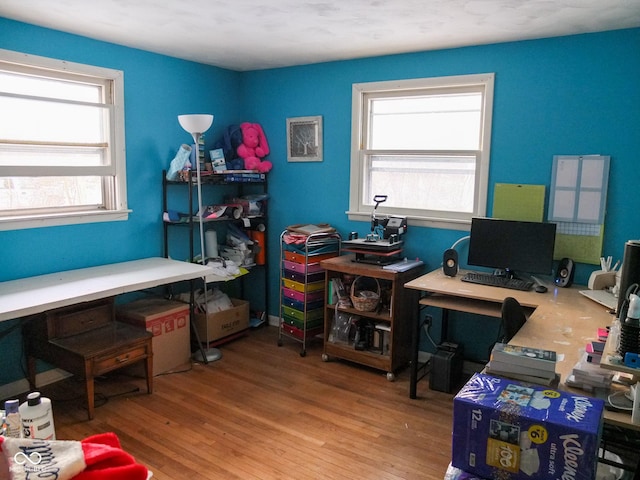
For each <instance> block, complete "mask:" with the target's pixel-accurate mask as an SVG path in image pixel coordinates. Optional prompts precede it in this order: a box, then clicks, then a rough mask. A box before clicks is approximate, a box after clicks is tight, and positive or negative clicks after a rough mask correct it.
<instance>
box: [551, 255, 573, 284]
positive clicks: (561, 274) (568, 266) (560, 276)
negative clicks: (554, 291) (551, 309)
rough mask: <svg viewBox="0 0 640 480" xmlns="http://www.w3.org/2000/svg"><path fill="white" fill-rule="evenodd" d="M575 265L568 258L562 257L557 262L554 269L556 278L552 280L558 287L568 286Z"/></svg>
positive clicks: (571, 279) (571, 280)
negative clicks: (556, 267) (556, 266)
mask: <svg viewBox="0 0 640 480" xmlns="http://www.w3.org/2000/svg"><path fill="white" fill-rule="evenodd" d="M575 269H576V265H575V263H574V262H573V260H571V259H570V258H563V259H562V260H560V263H559V264H558V270H557V271H556V278H555V280H554V282H555V284H556V285H557V286H558V287H570V286H571V284H572V283H573V274H574V273H575Z"/></svg>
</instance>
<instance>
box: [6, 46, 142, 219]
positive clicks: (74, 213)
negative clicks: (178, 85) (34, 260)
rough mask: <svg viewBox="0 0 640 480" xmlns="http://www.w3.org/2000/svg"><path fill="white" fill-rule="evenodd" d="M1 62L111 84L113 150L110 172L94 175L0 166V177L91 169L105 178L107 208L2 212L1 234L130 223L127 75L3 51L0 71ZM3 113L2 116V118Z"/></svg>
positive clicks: (102, 170) (99, 170) (99, 168)
mask: <svg viewBox="0 0 640 480" xmlns="http://www.w3.org/2000/svg"><path fill="white" fill-rule="evenodd" d="M2 63H5V64H12V65H15V66H20V68H22V67H24V68H28V69H30V68H33V69H35V71H36V72H37V71H38V70H40V71H41V72H42V74H43V76H45V75H46V73H47V72H49V73H50V75H51V74H52V76H54V77H55V76H56V75H57V76H64V77H65V78H69V76H71V77H75V78H76V79H77V80H79V81H82V77H93V78H99V79H101V80H103V81H104V82H106V83H108V84H109V85H110V90H111V95H110V98H109V99H108V100H107V103H108V104H109V108H108V109H107V110H108V111H109V137H108V142H109V145H108V148H109V150H110V161H111V163H110V166H109V168H108V169H105V167H103V166H96V167H95V169H94V170H93V173H92V172H91V169H92V167H82V168H76V171H75V172H74V170H73V168H72V167H70V168H69V169H68V170H66V169H65V168H64V167H60V166H56V167H52V168H51V169H49V170H47V169H46V168H43V167H28V166H20V167H17V166H10V165H9V166H2V165H0V177H15V176H42V175H56V176H60V175H62V176H75V174H76V172H77V173H78V174H87V170H89V171H90V172H89V174H91V175H96V176H101V177H103V185H104V186H103V189H104V197H105V198H104V203H105V205H104V207H105V208H104V209H102V208H101V209H86V208H68V209H64V211H57V212H54V213H52V212H47V211H44V212H28V213H24V214H20V215H15V214H14V215H2V213H0V231H2V230H20V229H27V228H37V227H49V226H59V225H75V224H83V223H96V222H108V221H122V220H127V219H128V217H129V212H130V210H129V209H128V207H127V178H126V155H125V150H126V149H125V134H124V132H125V127H124V72H122V71H121V70H114V69H109V68H103V67H96V66H93V65H85V64H80V63H72V62H67V61H63V60H57V59H52V58H47V57H40V56H36V55H29V54H24V53H19V52H13V51H10V50H3V49H0V68H1V64H2ZM36 74H37V73H36ZM3 113H4V112H3ZM3 113H0V115H1V114H3ZM5 140H7V139H5ZM9 140H10V139H9ZM2 148H3V144H2V142H0V149H2ZM106 170H108V173H105V172H106Z"/></svg>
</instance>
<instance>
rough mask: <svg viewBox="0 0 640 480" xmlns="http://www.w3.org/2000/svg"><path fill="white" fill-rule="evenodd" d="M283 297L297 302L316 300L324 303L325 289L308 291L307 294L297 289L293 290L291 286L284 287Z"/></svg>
mask: <svg viewBox="0 0 640 480" xmlns="http://www.w3.org/2000/svg"><path fill="white" fill-rule="evenodd" d="M282 297H283V298H287V299H291V300H294V301H297V302H305V301H306V302H307V303H310V302H316V301H320V302H323V303H324V290H323V291H318V292H311V293H307V294H306V295H305V294H304V292H299V291H297V290H292V289H291V288H286V287H285V288H283V289H282Z"/></svg>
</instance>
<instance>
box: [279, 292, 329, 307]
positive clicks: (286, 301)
mask: <svg viewBox="0 0 640 480" xmlns="http://www.w3.org/2000/svg"><path fill="white" fill-rule="evenodd" d="M282 305H286V306H287V307H291V308H295V309H296V310H302V311H304V307H305V303H304V300H295V299H293V298H287V297H286V296H284V295H283V296H282ZM306 306H307V311H309V310H315V309H316V308H322V307H324V299H320V300H314V301H313V302H309V301H307V303H306Z"/></svg>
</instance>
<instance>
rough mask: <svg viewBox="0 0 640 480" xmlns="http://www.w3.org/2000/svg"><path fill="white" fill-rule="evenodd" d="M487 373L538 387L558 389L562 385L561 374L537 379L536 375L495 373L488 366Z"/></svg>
mask: <svg viewBox="0 0 640 480" xmlns="http://www.w3.org/2000/svg"><path fill="white" fill-rule="evenodd" d="M487 373H488V374H490V375H496V376H498V377H506V378H511V379H513V380H520V381H521V382H527V383H535V384H536V385H545V386H550V387H557V386H558V385H559V384H560V374H559V373H554V374H553V375H551V376H550V377H536V376H535V375H526V374H521V373H513V372H501V371H497V372H496V371H494V370H492V369H491V368H489V366H487Z"/></svg>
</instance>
